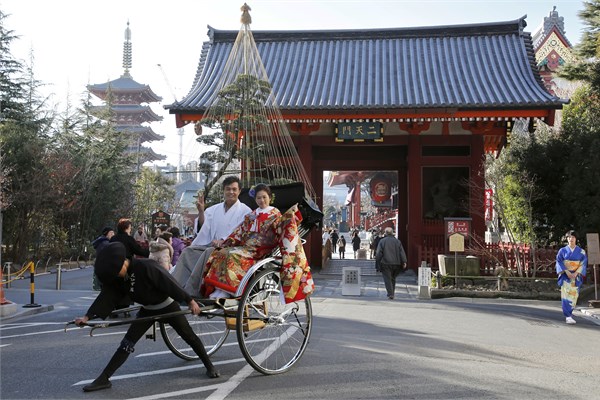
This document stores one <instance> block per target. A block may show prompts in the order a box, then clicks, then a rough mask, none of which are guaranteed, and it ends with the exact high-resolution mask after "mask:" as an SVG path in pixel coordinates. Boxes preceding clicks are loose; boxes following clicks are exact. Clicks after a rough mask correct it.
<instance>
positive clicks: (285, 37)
mask: <svg viewBox="0 0 600 400" xmlns="http://www.w3.org/2000/svg"><path fill="white" fill-rule="evenodd" d="M525 26H526V23H525V17H523V18H521V19H518V20H515V21H508V22H498V23H483V24H472V25H454V26H441V27H422V28H396V29H374V30H326V31H254V32H253V36H254V39H255V41H256V44H257V48H258V50H259V53H260V55H261V58H262V60H263V63H264V65H265V68H266V71H267V74H268V76H269V79H270V82H271V84H272V86H273V90H274V92H275V94H276V99H277V100H276V101H277V103H278V104H279V106H280V108H281V110H282V111H283V112H284V113H285V111H291V112H293V111H305V110H314V111H317V110H323V111H327V110H351V109H356V110H358V109H363V110H364V109H367V110H375V109H384V108H385V109H397V110H403V109H404V110H405V109H436V108H437V109H439V108H454V109H462V110H468V109H526V108H540V107H541V108H560V107H561V106H562V104H563V103H564V101H562V100H560V99H558V98H557V97H554V96H552V95H551V94H549V93H548V92H547V91H546V89H545V88H544V87H543V85H542V83H541V79H540V76H539V73H538V71H537V69H536V67H535V58H534V53H533V47H532V42H531V35H530V34H529V33H527V32H524V31H523V29H524V28H525ZM237 33H238V32H237V31H220V30H216V29H214V28H212V27H210V26H209V32H208V34H209V37H210V38H211V40H210V41H208V42H205V43H204V44H203V47H202V53H201V56H200V62H199V65H198V70H197V73H196V76H195V78H194V83H193V85H192V88H191V90H190V92H189V93H188V95H187V96H186V97H185V98H184V99H182V100H181V101H179V102H176V103H174V104H171V105H168V106H166V108H168V109H170V112H171V113H185V112H187V113H202V112H203V111H204V110H205V109H206V108H207V107H208V106H209V105H210V100H211V97H212V95H213V91H214V90H215V87H216V84H217V82H218V79H219V76H220V72H221V71H222V70H223V68H224V66H225V62H226V60H227V57H228V55H229V52H230V51H231V48H232V46H233V42H234V41H235V38H236V36H237Z"/></svg>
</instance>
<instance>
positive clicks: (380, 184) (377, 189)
mask: <svg viewBox="0 0 600 400" xmlns="http://www.w3.org/2000/svg"><path fill="white" fill-rule="evenodd" d="M370 186H371V199H373V201H374V202H375V203H383V202H385V201H387V200H389V199H390V197H391V196H392V181H391V180H390V179H389V178H387V177H385V176H383V175H375V176H374V177H373V178H371V183H370Z"/></svg>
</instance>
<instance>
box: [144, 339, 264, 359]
mask: <svg viewBox="0 0 600 400" xmlns="http://www.w3.org/2000/svg"><path fill="white" fill-rule="evenodd" d="M272 340H275V339H258V340H251V341H248V343H258V342H266V341H272ZM230 346H236V347H238V346H239V344H238V342H237V341H236V342H227V343H223V344H222V345H221V348H223V347H230ZM191 350H192V349H191V348H190V347H187V348H185V349H181V351H191ZM169 353H172V351H171V350H164V351H154V352H152V353H144V354H138V355H137V356H135V357H136V358H138V357H150V356H159V355H163V354H169Z"/></svg>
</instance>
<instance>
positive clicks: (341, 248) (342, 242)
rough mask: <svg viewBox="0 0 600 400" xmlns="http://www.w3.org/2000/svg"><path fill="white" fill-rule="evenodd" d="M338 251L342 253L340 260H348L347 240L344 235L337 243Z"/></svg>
mask: <svg viewBox="0 0 600 400" xmlns="http://www.w3.org/2000/svg"><path fill="white" fill-rule="evenodd" d="M337 246H338V251H339V252H340V259H343V258H346V255H345V253H346V238H345V237H344V235H342V236H341V237H340V238H339V239H338V241H337Z"/></svg>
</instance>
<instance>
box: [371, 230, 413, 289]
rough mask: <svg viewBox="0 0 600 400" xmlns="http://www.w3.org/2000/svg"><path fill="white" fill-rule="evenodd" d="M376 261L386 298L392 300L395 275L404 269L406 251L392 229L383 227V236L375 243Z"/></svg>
mask: <svg viewBox="0 0 600 400" xmlns="http://www.w3.org/2000/svg"><path fill="white" fill-rule="evenodd" d="M375 259H376V263H377V264H378V265H379V268H380V269H381V273H382V275H383V283H384V284H385V290H386V292H387V296H388V299H390V300H393V299H394V295H395V292H396V277H397V276H398V274H399V273H400V271H402V270H405V269H406V253H405V252H404V247H402V242H400V240H398V239H397V238H396V237H395V236H394V230H393V229H392V228H390V227H389V226H388V227H387V228H385V231H384V237H383V238H382V239H381V240H380V241H379V244H378V245H377V252H376V254H375Z"/></svg>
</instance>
